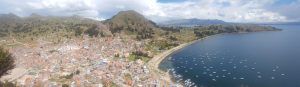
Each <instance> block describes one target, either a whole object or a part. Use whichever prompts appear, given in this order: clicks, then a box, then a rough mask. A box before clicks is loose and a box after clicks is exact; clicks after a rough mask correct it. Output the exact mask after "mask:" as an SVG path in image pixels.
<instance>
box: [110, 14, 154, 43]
mask: <svg viewBox="0 0 300 87" xmlns="http://www.w3.org/2000/svg"><path fill="white" fill-rule="evenodd" d="M105 24H107V25H108V26H109V28H110V30H111V32H112V33H113V34H126V35H136V37H137V38H141V39H145V38H151V37H152V35H153V34H154V30H155V29H156V28H157V27H156V24H155V23H154V22H152V21H151V20H148V19H146V18H145V17H144V16H143V15H141V14H139V13H138V12H136V11H133V10H129V11H120V12H119V13H118V14H116V15H115V16H113V17H112V18H111V19H108V20H106V21H105Z"/></svg>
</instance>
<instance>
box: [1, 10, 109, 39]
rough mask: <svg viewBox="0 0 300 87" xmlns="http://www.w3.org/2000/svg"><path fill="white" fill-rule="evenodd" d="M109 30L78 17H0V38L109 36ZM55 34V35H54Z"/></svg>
mask: <svg viewBox="0 0 300 87" xmlns="http://www.w3.org/2000/svg"><path fill="white" fill-rule="evenodd" d="M110 33H111V32H110V31H109V29H108V28H107V27H106V26H105V25H104V24H102V23H101V22H99V21H95V20H92V19H88V18H83V17H80V16H70V17H56V16H41V15H38V14H32V15H30V16H28V17H18V16H16V15H14V14H2V15H0V37H3V36H15V37H19V38H22V37H26V36H28V37H39V36H47V35H48V36H49V35H52V36H65V37H72V36H80V35H82V34H87V35H89V36H109V35H110ZM54 34H57V35H54Z"/></svg>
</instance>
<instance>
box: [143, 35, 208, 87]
mask: <svg viewBox="0 0 300 87" xmlns="http://www.w3.org/2000/svg"><path fill="white" fill-rule="evenodd" d="M205 38H207V37H205ZM205 38H202V39H205ZM202 39H199V40H202ZM199 40H195V41H192V42H188V43H184V44H181V45H179V46H177V47H174V48H172V49H169V50H166V51H164V52H162V53H160V54H158V55H156V56H154V57H153V58H152V59H151V60H150V61H149V62H148V64H147V66H148V67H149V68H150V70H151V73H152V74H153V75H154V76H155V77H157V78H160V79H161V80H163V81H166V82H165V83H168V84H167V85H170V84H176V83H174V82H172V80H171V76H170V75H169V73H168V72H165V71H162V70H160V69H159V64H160V62H162V61H163V60H164V59H165V58H166V57H167V56H169V55H170V54H172V53H173V52H176V51H177V50H180V49H182V48H184V47H186V46H188V45H191V44H193V43H195V42H197V41H199ZM177 86H179V87H181V86H182V85H180V84H178V85H177Z"/></svg>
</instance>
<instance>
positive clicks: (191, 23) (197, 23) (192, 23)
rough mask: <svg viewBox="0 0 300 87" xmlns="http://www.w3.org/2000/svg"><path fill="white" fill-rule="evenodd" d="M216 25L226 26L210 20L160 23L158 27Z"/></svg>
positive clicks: (182, 20) (194, 19)
mask: <svg viewBox="0 0 300 87" xmlns="http://www.w3.org/2000/svg"><path fill="white" fill-rule="evenodd" d="M216 24H228V23H227V22H225V21H222V20H217V19H214V20H210V19H196V18H193V19H179V20H171V21H165V22H162V23H160V25H167V26H168V25H171V26H207V25H216Z"/></svg>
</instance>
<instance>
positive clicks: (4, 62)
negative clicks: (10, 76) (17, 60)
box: [0, 47, 15, 78]
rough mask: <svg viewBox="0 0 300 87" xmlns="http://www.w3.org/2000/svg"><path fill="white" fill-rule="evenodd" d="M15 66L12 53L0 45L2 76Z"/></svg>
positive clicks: (0, 73)
mask: <svg viewBox="0 0 300 87" xmlns="http://www.w3.org/2000/svg"><path fill="white" fill-rule="evenodd" d="M14 66H15V65H14V59H13V57H12V55H11V54H10V53H9V52H8V51H7V50H5V49H4V48H2V47H0V78H1V76H3V75H4V74H6V73H7V71H8V70H10V69H13V68H14Z"/></svg>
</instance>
